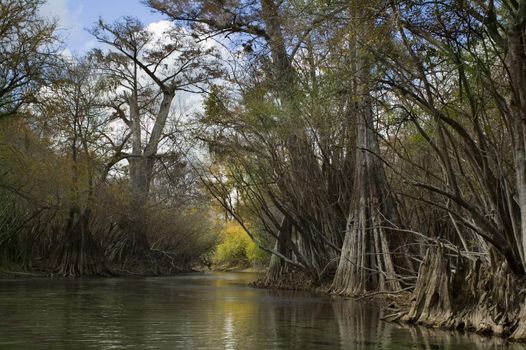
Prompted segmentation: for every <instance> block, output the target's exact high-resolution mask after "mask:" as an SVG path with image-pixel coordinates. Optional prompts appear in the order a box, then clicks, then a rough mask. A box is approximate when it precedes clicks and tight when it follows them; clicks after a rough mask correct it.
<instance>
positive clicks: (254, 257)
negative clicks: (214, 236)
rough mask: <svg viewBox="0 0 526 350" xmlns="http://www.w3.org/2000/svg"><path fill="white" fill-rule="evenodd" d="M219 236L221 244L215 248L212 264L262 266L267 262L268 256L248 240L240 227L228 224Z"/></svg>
mask: <svg viewBox="0 0 526 350" xmlns="http://www.w3.org/2000/svg"><path fill="white" fill-rule="evenodd" d="M221 236H222V242H221V243H220V244H218V245H217V247H216V251H215V254H214V263H216V264H219V265H236V264H237V265H243V264H245V265H251V266H262V265H265V264H266V263H267V262H268V259H269V258H268V254H267V253H265V252H264V251H263V250H261V249H260V248H259V247H258V246H257V245H256V243H254V242H253V241H252V240H251V239H250V237H249V236H248V235H247V234H246V232H245V231H244V230H243V228H242V227H241V226H240V225H237V224H233V223H228V224H227V225H226V226H225V228H224V229H223V231H222V232H221Z"/></svg>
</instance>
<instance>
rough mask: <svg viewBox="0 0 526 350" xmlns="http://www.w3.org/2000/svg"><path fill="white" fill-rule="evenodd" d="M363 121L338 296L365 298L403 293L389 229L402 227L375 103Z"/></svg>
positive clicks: (367, 105) (366, 106) (365, 105)
mask: <svg viewBox="0 0 526 350" xmlns="http://www.w3.org/2000/svg"><path fill="white" fill-rule="evenodd" d="M359 111H360V112H361V114H362V115H361V116H359V117H358V121H357V131H358V134H357V142H356V147H357V148H356V168H355V174H354V191H353V197H352V201H351V208H350V213H349V216H348V222H347V229H346V234H345V240H344V242H343V247H342V253H341V257H340V262H339V265H338V268H337V270H336V276H335V278H334V281H333V284H332V291H333V292H335V293H339V294H345V295H360V294H363V293H366V292H368V291H395V290H398V289H400V288H401V286H400V282H399V281H398V279H397V275H396V269H395V266H394V262H393V258H392V255H391V247H390V245H391V244H392V243H391V242H390V237H389V233H390V232H389V231H388V230H387V229H386V228H387V227H389V226H391V225H393V224H395V223H398V222H399V219H398V214H397V211H396V208H395V205H394V201H393V200H392V198H391V197H390V195H389V193H388V192H387V189H386V187H385V174H384V169H383V167H382V164H381V163H380V161H379V159H378V158H377V155H376V152H378V150H379V147H378V140H377V135H376V133H375V131H374V130H373V125H372V123H373V121H372V107H371V98H370V97H369V96H367V95H365V96H363V98H362V101H361V108H360V109H359Z"/></svg>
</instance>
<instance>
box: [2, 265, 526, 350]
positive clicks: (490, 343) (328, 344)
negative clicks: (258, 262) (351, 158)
mask: <svg viewBox="0 0 526 350" xmlns="http://www.w3.org/2000/svg"><path fill="white" fill-rule="evenodd" d="M256 278H257V275H256V274H252V273H206V274H189V275H182V276H177V277H155V278H110V279H83V280H60V279H27V280H26V279H17V280H2V281H0V349H251V350H252V349H301V350H306V349H358V350H366V349H367V350H368V349H385V350H391V349H393V350H394V349H430V350H431V349H433V350H435V349H514V350H515V349H525V350H526V346H524V347H523V346H522V345H518V344H514V345H508V346H505V345H504V342H503V341H502V340H499V339H495V338H484V337H480V336H477V335H462V334H458V333H452V332H442V331H433V330H429V329H424V328H415V327H407V326H400V325H395V324H389V323H385V322H382V321H380V316H381V315H380V312H379V310H378V307H376V306H375V305H372V304H369V303H365V302H355V301H352V300H345V299H342V298H331V297H328V296H326V297H325V296H322V297H320V296H313V295H310V294H308V293H305V292H283V291H270V290H262V289H254V288H251V287H249V286H248V285H247V284H248V283H249V282H251V281H253V280H255V279H256Z"/></svg>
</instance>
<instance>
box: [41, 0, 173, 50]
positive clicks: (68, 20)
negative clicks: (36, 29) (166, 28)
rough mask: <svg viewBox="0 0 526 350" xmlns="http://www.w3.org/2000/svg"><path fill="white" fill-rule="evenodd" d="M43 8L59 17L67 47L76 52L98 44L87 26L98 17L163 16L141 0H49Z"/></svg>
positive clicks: (156, 18) (44, 12)
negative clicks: (87, 29) (87, 30)
mask: <svg viewBox="0 0 526 350" xmlns="http://www.w3.org/2000/svg"><path fill="white" fill-rule="evenodd" d="M41 12H42V15H43V16H47V17H53V18H56V19H57V20H59V26H60V28H61V29H60V31H59V33H60V35H61V37H62V38H63V40H64V44H65V47H66V49H67V50H68V51H70V52H71V53H75V54H83V53H86V52H87V51H88V50H89V49H91V48H93V47H95V46H96V45H97V42H96V40H95V39H94V38H93V37H92V36H91V35H90V34H89V33H88V32H86V30H85V29H86V28H91V27H92V26H93V23H94V22H96V21H97V20H98V18H99V17H102V18H103V19H104V20H105V21H108V22H112V21H114V20H115V19H117V18H119V17H122V16H135V17H137V18H139V19H140V20H141V21H142V22H143V23H144V24H150V23H152V22H158V21H160V20H163V19H164V18H163V16H162V15H160V14H158V13H152V11H151V10H150V9H149V8H148V7H146V6H145V5H144V4H142V0H48V1H47V4H46V5H44V7H43V8H42V11H41Z"/></svg>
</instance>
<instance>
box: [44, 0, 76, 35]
mask: <svg viewBox="0 0 526 350" xmlns="http://www.w3.org/2000/svg"><path fill="white" fill-rule="evenodd" d="M82 11H83V8H82V6H81V5H79V6H77V7H76V8H74V9H72V8H71V6H70V0H47V2H46V3H45V4H44V5H43V6H42V7H41V8H40V14H41V15H42V16H43V17H48V18H50V19H54V20H56V21H57V22H58V28H59V32H61V34H62V35H63V36H65V37H66V38H72V37H78V36H79V35H81V34H82V31H83V30H84V29H83V28H82V25H81V21H80V16H81V14H82Z"/></svg>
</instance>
